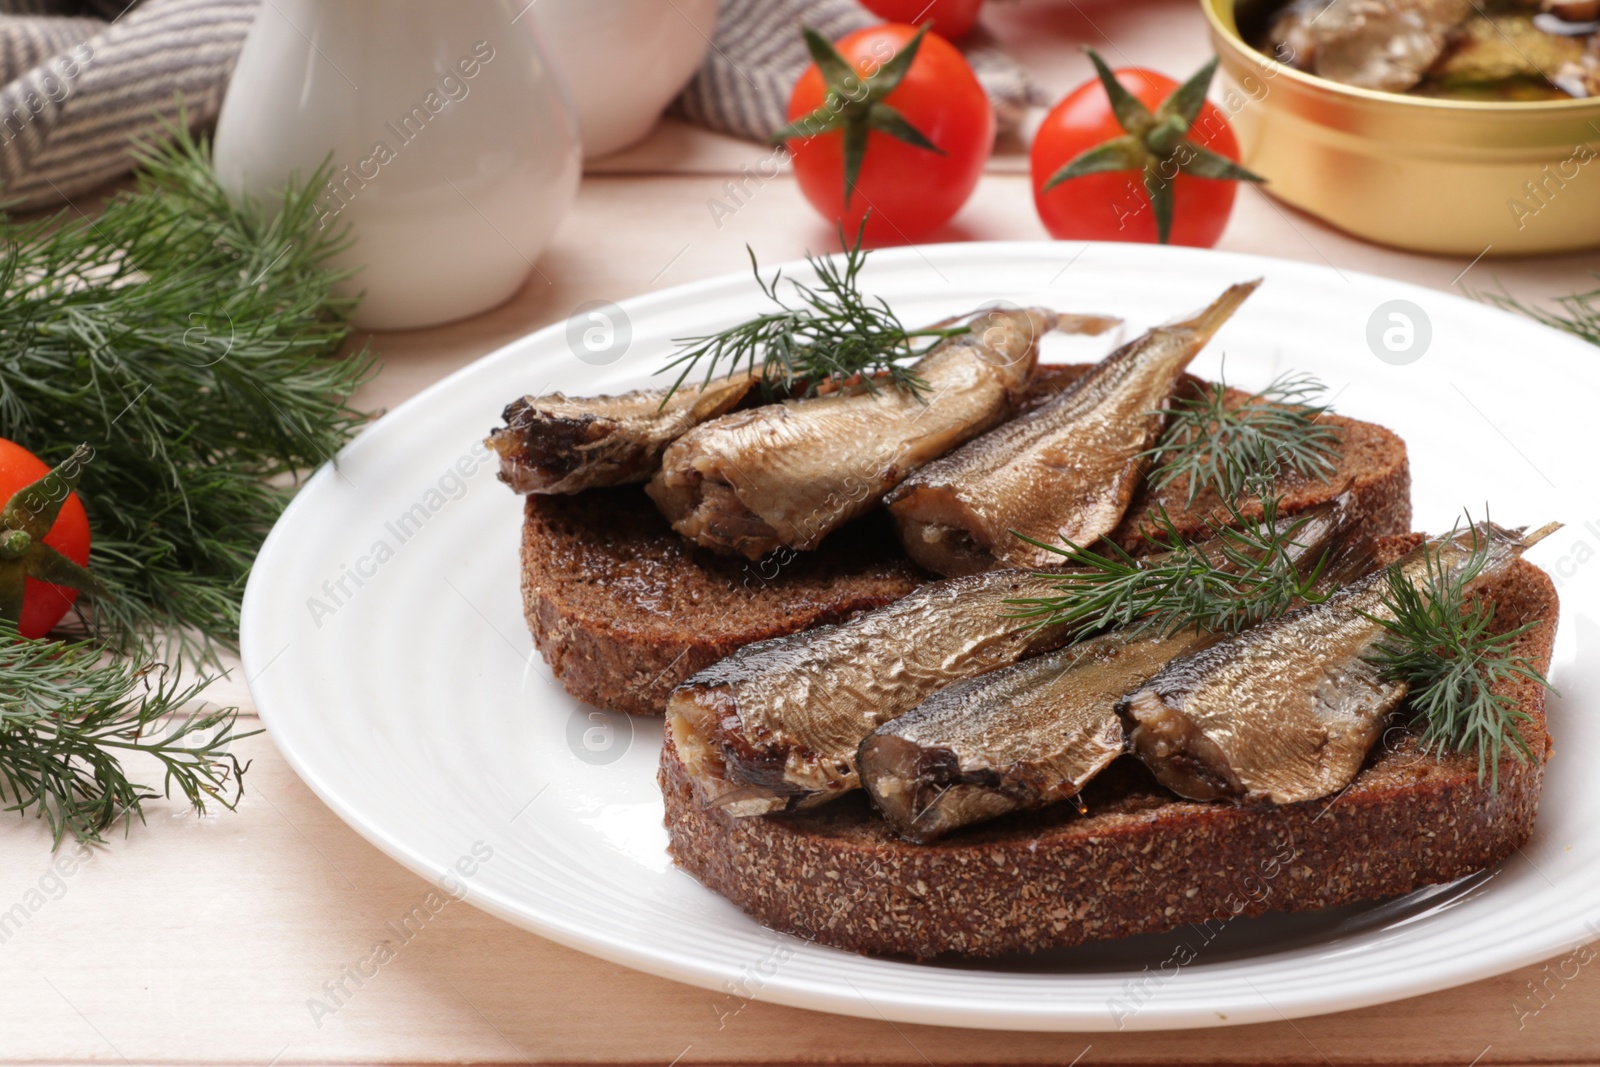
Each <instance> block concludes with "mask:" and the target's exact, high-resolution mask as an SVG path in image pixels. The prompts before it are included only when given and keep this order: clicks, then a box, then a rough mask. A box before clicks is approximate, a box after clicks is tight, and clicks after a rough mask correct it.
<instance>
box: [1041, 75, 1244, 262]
mask: <svg viewBox="0 0 1600 1067" xmlns="http://www.w3.org/2000/svg"><path fill="white" fill-rule="evenodd" d="M1114 73H1115V76H1116V79H1117V80H1118V81H1119V82H1121V83H1122V85H1123V86H1124V87H1126V88H1127V90H1128V91H1129V92H1130V93H1132V94H1133V95H1134V96H1135V97H1136V98H1137V99H1138V100H1139V101H1140V102H1141V103H1142V104H1144V105H1145V106H1146V107H1147V108H1149V109H1150V110H1151V111H1155V110H1156V108H1157V107H1158V106H1160V104H1161V102H1162V101H1163V100H1165V99H1166V98H1167V97H1168V96H1169V95H1170V94H1171V93H1172V91H1173V90H1174V89H1176V88H1177V83H1176V82H1174V81H1173V80H1172V79H1171V78H1168V77H1167V76H1166V75H1163V74H1157V73H1155V72H1154V71H1149V70H1141V69H1139V68H1137V67H1125V68H1123V69H1121V70H1117V71H1115V72H1114ZM1126 132H1127V131H1125V130H1124V129H1123V128H1122V126H1121V124H1119V123H1118V121H1117V117H1116V116H1115V115H1114V114H1112V111H1111V103H1110V98H1109V97H1108V95H1107V93H1106V90H1105V87H1104V85H1102V84H1101V83H1100V81H1098V80H1095V79H1091V80H1089V81H1087V82H1085V83H1084V84H1082V85H1080V86H1078V88H1076V89H1074V90H1073V91H1072V92H1071V93H1069V94H1068V95H1067V97H1066V98H1065V99H1063V100H1062V101H1061V102H1060V103H1059V104H1057V105H1056V106H1055V108H1054V109H1052V110H1051V112H1050V114H1049V115H1047V116H1046V117H1045V120H1044V124H1043V125H1041V126H1040V127H1039V132H1038V134H1037V135H1036V136H1035V137H1034V140H1033V153H1032V171H1033V190H1034V204H1035V206H1036V207H1037V208H1038V210H1039V218H1040V220H1041V221H1043V222H1044V225H1045V229H1047V230H1049V231H1050V233H1051V235H1052V236H1054V237H1056V238H1061V239H1072V240H1081V241H1149V242H1154V241H1156V240H1157V233H1156V219H1155V213H1154V211H1153V210H1152V209H1151V206H1150V196H1149V193H1147V192H1146V191H1145V187H1144V183H1143V177H1142V175H1141V174H1140V172H1139V171H1137V170H1123V171H1109V172H1104V173H1100V174H1086V175H1083V176H1082V177H1077V178H1070V179H1068V180H1067V181H1065V182H1062V183H1061V184H1060V185H1057V186H1056V187H1055V188H1053V189H1051V190H1049V191H1048V192H1045V191H1043V187H1044V185H1045V184H1046V183H1047V182H1048V181H1049V180H1050V178H1051V177H1052V176H1053V175H1054V174H1055V173H1056V172H1057V171H1058V170H1060V169H1061V168H1062V167H1063V166H1065V165H1066V164H1067V163H1068V162H1070V161H1071V160H1072V159H1074V158H1075V157H1077V156H1078V155H1079V154H1080V153H1082V152H1084V151H1086V150H1087V149H1090V148H1094V147H1096V146H1098V145H1101V144H1104V143H1105V142H1107V141H1110V140H1113V139H1115V138H1119V137H1124V136H1126ZM1187 139H1188V140H1189V141H1191V142H1193V143H1195V144H1198V145H1200V146H1201V147H1202V148H1206V149H1209V150H1210V151H1212V152H1215V153H1216V154H1217V155H1220V156H1223V157H1225V158H1227V159H1229V160H1231V161H1233V162H1235V163H1237V162H1238V159H1239V142H1238V141H1237V140H1235V138H1234V136H1233V130H1232V128H1230V127H1229V125H1228V120H1227V119H1226V118H1224V117H1223V114H1222V112H1221V111H1220V110H1219V109H1218V108H1217V107H1216V105H1214V104H1212V103H1210V102H1207V103H1205V104H1203V105H1202V106H1201V108H1200V112H1199V114H1198V116H1197V117H1196V118H1195V121H1194V124H1193V125H1192V126H1191V127H1190V128H1189V133H1188V137H1187ZM1235 185H1236V183H1235V182H1232V181H1226V180H1221V179H1216V178H1200V177H1196V176H1194V175H1191V174H1183V173H1177V174H1176V175H1175V182H1174V184H1173V189H1172V197H1173V210H1172V232H1171V234H1170V236H1169V243H1171V244H1175V245H1193V246H1196V247H1200V248H1209V247H1211V246H1212V245H1214V244H1216V243H1217V239H1218V238H1220V237H1221V236H1222V231H1223V228H1224V227H1225V226H1227V224H1228V216H1229V214H1230V213H1231V212H1232V211H1233V198H1234V192H1235Z"/></svg>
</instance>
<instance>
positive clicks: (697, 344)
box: [661, 222, 967, 403]
mask: <svg viewBox="0 0 1600 1067" xmlns="http://www.w3.org/2000/svg"><path fill="white" fill-rule="evenodd" d="M862 226H863V230H864V229H865V222H863V224H862ZM839 236H840V241H841V243H843V239H844V234H843V231H841V232H840V235H839ZM745 251H746V252H748V253H749V255H750V270H751V272H752V273H754V274H755V277H756V284H757V285H759V286H760V287H761V292H762V293H763V294H764V295H765V296H766V298H767V299H768V300H769V301H771V303H772V304H773V305H775V307H776V310H774V311H768V312H764V313H763V314H760V315H757V316H756V317H754V318H752V319H748V320H746V321H745V322H741V323H739V324H738V325H736V326H730V327H728V328H727V329H725V330H721V331H719V332H717V333H713V334H705V335H703V336H699V337H681V338H678V339H677V341H676V342H675V343H676V344H677V345H678V346H679V351H678V353H677V354H676V355H675V356H674V357H673V358H672V359H671V360H669V361H668V363H667V365H666V366H665V367H663V368H662V371H661V373H667V372H669V371H672V370H673V369H675V368H681V369H680V370H679V372H678V377H677V380H676V381H674V382H673V383H672V388H671V389H670V390H668V393H667V395H668V396H669V397H670V396H671V395H672V393H673V392H675V391H677V389H678V388H679V387H680V386H682V385H683V383H684V381H685V380H687V379H688V377H689V375H690V374H691V373H693V372H694V371H695V369H696V368H698V367H702V366H703V367H704V369H705V376H704V380H705V381H706V382H709V381H711V379H712V378H713V377H715V376H716V375H717V373H718V371H721V373H723V374H732V373H735V372H737V371H738V370H739V368H740V367H741V366H743V367H745V368H747V369H748V370H749V372H750V373H751V374H756V373H759V374H760V375H761V384H762V388H763V390H764V391H766V392H767V394H768V395H803V396H814V395H815V394H816V392H817V390H818V389H819V388H821V387H822V386H824V385H827V384H833V385H839V384H842V383H845V382H849V381H852V380H854V379H859V380H860V381H861V382H862V383H863V384H864V385H865V386H866V388H867V389H869V390H876V388H877V381H876V376H877V375H879V374H882V375H883V376H885V377H887V378H888V380H889V384H890V385H892V386H894V387H895V388H897V389H903V390H906V391H907V392H910V393H913V394H915V395H917V396H921V395H922V394H923V392H924V390H925V389H926V383H925V382H923V380H922V379H921V378H920V377H919V376H918V375H917V374H916V372H915V371H913V370H912V369H911V368H910V367H907V366H904V365H903V361H905V360H910V359H915V358H917V357H920V356H922V355H923V354H924V353H925V352H926V351H927V349H928V347H930V346H931V344H933V343H937V342H938V341H940V340H942V339H944V338H946V337H955V336H958V335H960V334H964V333H966V332H967V327H966V326H946V327H931V328H928V329H923V330H908V329H906V328H905V326H904V325H902V324H901V322H900V319H899V317H898V316H896V315H895V313H894V311H893V310H891V309H890V307H889V305H888V304H887V303H886V302H884V301H883V300H882V299H874V298H871V297H868V296H867V295H866V294H865V293H863V292H862V291H861V285H860V274H861V268H862V267H863V266H864V265H865V264H866V261H867V251H866V250H865V249H863V248H862V247H861V232H858V233H857V234H856V239H855V242H854V243H853V244H851V245H850V246H849V247H847V248H846V249H845V252H844V259H843V261H842V262H835V261H834V260H832V259H829V258H828V257H825V256H812V255H807V256H806V261H807V262H808V263H810V264H811V267H812V269H813V270H815V271H816V273H817V284H816V285H815V286H812V285H806V284H804V283H802V282H798V281H795V280H794V279H792V278H791V279H789V288H790V289H792V290H793V296H792V297H789V298H788V299H786V298H785V295H784V294H783V293H782V292H780V287H781V285H782V283H783V281H784V279H783V272H782V271H777V272H775V273H774V274H773V275H772V277H771V278H770V279H768V278H763V277H762V276H761V268H760V266H759V265H758V264H757V263H756V254H755V251H754V250H753V249H751V248H750V247H749V246H748V245H746V246H745ZM922 340H927V341H929V342H930V344H929V345H924V346H922V347H920V348H919V347H918V346H917V344H916V342H918V341H922ZM662 402H663V403H665V400H663V401H662Z"/></svg>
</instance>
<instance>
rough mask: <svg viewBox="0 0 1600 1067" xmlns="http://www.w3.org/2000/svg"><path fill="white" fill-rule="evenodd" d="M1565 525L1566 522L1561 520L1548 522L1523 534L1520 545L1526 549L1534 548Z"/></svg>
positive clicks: (1519, 540) (1519, 539)
mask: <svg viewBox="0 0 1600 1067" xmlns="http://www.w3.org/2000/svg"><path fill="white" fill-rule="evenodd" d="M1564 525H1566V524H1565V523H1560V522H1547V523H1545V524H1544V525H1543V526H1541V527H1539V528H1538V529H1537V530H1535V531H1533V532H1532V533H1526V534H1523V535H1522V536H1521V537H1520V538H1518V539H1517V540H1518V547H1520V548H1524V549H1528V548H1532V547H1533V546H1534V545H1536V544H1538V543H1539V542H1540V541H1543V540H1544V539H1545V538H1546V537H1549V536H1550V535H1551V534H1553V533H1555V532H1556V531H1557V530H1559V529H1561V527H1562V526H1564Z"/></svg>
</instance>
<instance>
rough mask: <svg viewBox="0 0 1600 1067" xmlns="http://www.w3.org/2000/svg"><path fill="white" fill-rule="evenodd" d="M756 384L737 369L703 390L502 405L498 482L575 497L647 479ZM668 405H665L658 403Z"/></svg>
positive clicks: (494, 436)
mask: <svg viewBox="0 0 1600 1067" xmlns="http://www.w3.org/2000/svg"><path fill="white" fill-rule="evenodd" d="M759 382H760V377H759V376H758V375H754V374H751V373H749V372H748V371H742V372H740V373H738V374H734V375H730V376H729V377H726V378H717V379H714V380H713V381H711V382H708V383H705V384H703V385H683V386H680V387H679V388H678V389H677V390H675V391H672V394H671V396H668V395H667V394H668V390H667V389H639V390H636V391H634V392H631V393H622V394H620V395H618V396H575V397H569V396H566V395H565V394H563V393H548V394H546V395H544V396H525V397H523V398H521V399H520V400H513V401H512V402H511V403H510V404H508V405H506V409H505V413H504V414H503V415H502V416H501V417H502V418H503V419H505V422H506V424H505V426H503V427H501V428H500V429H498V430H495V431H493V432H492V433H491V434H490V435H489V437H488V440H487V442H486V443H487V444H488V446H489V447H490V448H491V449H493V450H494V452H495V454H496V455H498V456H499V457H500V480H501V481H502V482H505V483H506V484H507V485H509V486H510V487H511V488H512V489H513V490H514V491H515V492H518V493H576V492H580V491H582V490H584V489H594V488H597V487H601V486H613V485H629V484H632V483H635V482H643V481H648V480H649V478H650V476H651V475H652V474H654V473H655V472H656V470H657V468H659V467H660V466H661V453H662V452H664V451H665V450H666V447H667V446H668V445H669V444H671V443H672V442H673V441H675V440H677V439H678V438H679V437H682V436H683V435H684V434H685V433H687V432H688V431H689V430H691V429H692V428H694V427H695V426H696V425H698V424H700V423H702V422H705V421H706V420H707V419H713V418H716V417H717V416H718V415H722V414H725V413H726V412H728V411H731V410H733V408H734V407H735V406H736V405H738V404H739V402H740V401H742V400H743V399H744V398H745V397H746V396H747V395H748V394H749V392H750V390H751V389H752V388H754V387H756V385H757V384H759ZM663 401H665V403H663Z"/></svg>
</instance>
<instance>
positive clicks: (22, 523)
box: [0, 445, 106, 626]
mask: <svg viewBox="0 0 1600 1067" xmlns="http://www.w3.org/2000/svg"><path fill="white" fill-rule="evenodd" d="M93 455H94V453H93V451H92V450H91V449H90V448H89V446H88V445H79V446H78V447H77V449H75V450H74V451H73V453H72V455H70V456H68V457H67V458H66V459H65V460H63V461H62V462H61V463H60V464H58V465H57V466H56V467H54V468H53V469H52V470H51V471H50V473H48V474H46V475H45V476H44V477H42V478H40V479H39V480H38V481H36V482H34V483H32V484H31V485H27V486H24V487H23V488H22V489H20V490H18V491H17V492H16V493H15V494H14V495H13V496H12V497H11V499H10V500H9V501H7V502H6V506H5V508H4V509H0V620H4V621H6V622H9V623H11V624H12V625H13V626H16V625H18V624H19V623H20V621H21V619H22V602H23V598H24V594H25V592H26V588H27V583H28V579H29V578H33V579H36V580H37V581H41V582H49V583H50V584H51V585H60V586H65V587H67V588H69V589H76V590H78V591H79V592H81V593H90V594H92V595H94V596H102V597H103V596H105V595H106V588H105V586H103V585H102V584H100V580H99V579H98V578H96V577H95V576H94V575H92V574H90V573H89V572H88V571H87V570H86V569H84V568H83V567H80V566H78V564H76V563H74V562H73V561H72V560H70V559H68V558H67V557H66V556H64V555H62V554H61V553H60V552H57V551H56V550H55V549H53V548H51V547H50V546H49V545H47V544H45V543H44V539H45V535H47V534H48V533H49V532H50V528H51V527H52V526H54V525H55V524H56V516H58V515H59V514H60V513H61V506H62V505H63V504H65V503H66V502H67V498H68V497H69V496H71V495H72V492H73V490H75V489H76V488H77V487H78V478H79V476H80V475H82V473H83V467H84V464H86V463H87V462H88V461H89V459H90V457H91V456H93Z"/></svg>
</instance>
